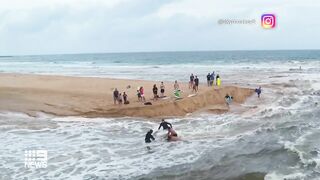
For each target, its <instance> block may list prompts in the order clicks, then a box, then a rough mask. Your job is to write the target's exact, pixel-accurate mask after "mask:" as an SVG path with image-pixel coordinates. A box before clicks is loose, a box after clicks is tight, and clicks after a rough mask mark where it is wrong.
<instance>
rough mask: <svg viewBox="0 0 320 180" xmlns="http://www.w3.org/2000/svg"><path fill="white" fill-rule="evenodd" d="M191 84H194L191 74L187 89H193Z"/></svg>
mask: <svg viewBox="0 0 320 180" xmlns="http://www.w3.org/2000/svg"><path fill="white" fill-rule="evenodd" d="M193 84H194V75H193V74H191V75H190V81H189V89H191V88H193Z"/></svg>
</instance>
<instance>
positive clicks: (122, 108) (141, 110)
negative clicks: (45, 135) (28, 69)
mask: <svg viewBox="0 0 320 180" xmlns="http://www.w3.org/2000/svg"><path fill="white" fill-rule="evenodd" d="M153 84H157V87H158V88H159V86H160V82H159V81H154V82H153V81H152V82H151V81H144V80H132V79H111V78H100V77H99V78H98V77H97V78H95V77H74V76H59V75H33V74H7V73H0V111H9V112H19V113H25V114H27V115H29V116H37V113H39V112H41V113H46V114H51V115H55V116H82V117H88V118H95V117H128V116H129V117H141V118H148V119H155V118H160V117H181V116H185V115H187V114H190V113H194V112H199V111H207V112H210V113H224V112H227V111H229V109H228V107H227V106H226V103H225V99H224V96H225V95H226V94H229V95H232V96H233V97H234V100H233V101H234V103H235V104H241V103H243V102H244V101H245V100H246V99H247V98H248V97H250V96H251V95H252V94H253V93H254V90H253V89H251V88H247V87H239V86H228V85H225V86H221V87H219V88H218V87H214V88H213V87H207V86H206V85H205V84H200V85H199V92H198V93H197V95H195V96H193V97H188V95H190V94H193V93H192V92H191V90H190V89H189V88H188V84H187V83H179V85H180V89H181V90H182V99H180V100H175V98H174V96H173V82H164V85H165V89H166V91H165V95H167V97H168V98H167V99H159V100H157V101H153V100H150V99H151V97H152V96H153V93H152V86H153ZM129 85H130V87H131V88H127V87H128V86H129ZM139 86H143V87H144V89H145V94H146V101H149V102H151V103H152V105H149V106H148V105H143V103H141V102H138V99H137V96H136V90H137V87H139ZM114 88H117V89H118V90H119V91H120V92H124V91H125V92H126V93H127V94H128V97H129V101H130V104H128V105H124V104H122V105H114V104H113V96H112V93H113V89H114Z"/></svg>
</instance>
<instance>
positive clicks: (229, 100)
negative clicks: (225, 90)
mask: <svg viewBox="0 0 320 180" xmlns="http://www.w3.org/2000/svg"><path fill="white" fill-rule="evenodd" d="M224 98H225V100H226V103H227V105H228V106H229V105H230V104H231V102H232V100H233V97H232V96H229V94H227V95H226V96H225V97H224Z"/></svg>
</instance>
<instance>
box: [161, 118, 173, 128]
mask: <svg viewBox="0 0 320 180" xmlns="http://www.w3.org/2000/svg"><path fill="white" fill-rule="evenodd" d="M161 127H162V128H163V130H166V129H169V128H170V127H171V128H172V124H171V123H168V122H167V121H165V120H164V119H162V120H161V123H160V125H159V128H158V130H160V128H161Z"/></svg>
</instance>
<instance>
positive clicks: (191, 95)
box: [188, 94, 197, 97]
mask: <svg viewBox="0 0 320 180" xmlns="http://www.w3.org/2000/svg"><path fill="white" fill-rule="evenodd" d="M196 95H197V94H189V95H188V97H194V96H196Z"/></svg>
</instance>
